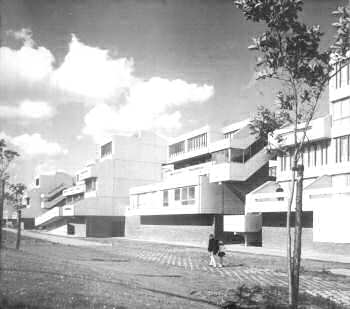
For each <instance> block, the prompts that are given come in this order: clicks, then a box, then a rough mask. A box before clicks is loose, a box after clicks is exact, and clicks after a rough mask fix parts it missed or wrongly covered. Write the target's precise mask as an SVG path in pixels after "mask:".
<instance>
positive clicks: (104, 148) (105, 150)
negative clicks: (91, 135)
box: [101, 142, 112, 158]
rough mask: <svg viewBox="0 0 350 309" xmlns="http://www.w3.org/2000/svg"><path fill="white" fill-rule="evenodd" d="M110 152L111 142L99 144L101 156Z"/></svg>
mask: <svg viewBox="0 0 350 309" xmlns="http://www.w3.org/2000/svg"><path fill="white" fill-rule="evenodd" d="M110 154H112V142H109V143H107V144H105V145H102V146H101V158H103V157H105V156H108V155H110Z"/></svg>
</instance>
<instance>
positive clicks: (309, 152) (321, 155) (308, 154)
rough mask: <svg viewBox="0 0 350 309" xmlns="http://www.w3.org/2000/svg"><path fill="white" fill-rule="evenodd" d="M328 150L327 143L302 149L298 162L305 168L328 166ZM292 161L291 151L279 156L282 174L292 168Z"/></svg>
mask: <svg viewBox="0 0 350 309" xmlns="http://www.w3.org/2000/svg"><path fill="white" fill-rule="evenodd" d="M328 148H329V143H328V142H323V143H319V144H311V145H308V146H306V147H304V149H303V151H302V153H301V158H300V160H299V162H301V163H302V164H303V165H304V166H305V167H315V166H321V165H326V164H328ZM292 160H293V150H290V151H289V152H288V153H286V154H284V155H283V156H281V158H280V164H281V165H280V167H281V171H282V172H283V171H286V170H288V169H291V168H292V165H293V162H292Z"/></svg>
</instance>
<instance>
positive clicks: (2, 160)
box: [0, 139, 19, 249]
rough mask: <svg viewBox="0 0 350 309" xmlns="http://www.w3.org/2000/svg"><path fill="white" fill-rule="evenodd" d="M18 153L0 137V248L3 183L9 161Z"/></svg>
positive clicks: (6, 176) (6, 177)
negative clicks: (9, 147) (8, 146)
mask: <svg viewBox="0 0 350 309" xmlns="http://www.w3.org/2000/svg"><path fill="white" fill-rule="evenodd" d="M17 156H19V154H18V153H17V152H16V151H13V150H11V149H8V148H7V145H6V142H5V140H4V139H0V249H1V246H2V221H3V211H4V199H5V183H6V180H7V179H8V176H9V175H8V173H7V172H8V168H9V166H10V164H11V162H12V161H13V160H14V159H15V158H16V157H17Z"/></svg>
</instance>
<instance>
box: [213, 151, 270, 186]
mask: <svg viewBox="0 0 350 309" xmlns="http://www.w3.org/2000/svg"><path fill="white" fill-rule="evenodd" d="M269 159H270V155H269V154H268V153H267V152H266V150H265V149H261V150H260V151H259V152H258V153H256V154H255V155H254V156H252V157H251V158H249V160H247V161H245V162H243V163H240V162H225V163H219V164H213V165H212V167H211V169H210V174H209V181H210V182H221V181H230V180H231V181H245V180H247V179H248V178H249V177H250V176H252V175H253V174H254V173H255V172H256V171H258V170H259V169H260V168H261V167H263V166H264V165H265V164H266V163H267V162H268V161H269Z"/></svg>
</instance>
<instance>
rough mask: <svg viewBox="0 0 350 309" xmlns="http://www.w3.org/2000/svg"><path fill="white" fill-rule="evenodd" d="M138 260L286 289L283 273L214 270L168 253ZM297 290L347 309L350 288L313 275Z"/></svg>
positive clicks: (231, 268)
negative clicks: (344, 306) (320, 297)
mask: <svg viewBox="0 0 350 309" xmlns="http://www.w3.org/2000/svg"><path fill="white" fill-rule="evenodd" d="M136 257H137V258H138V259H141V260H144V261H147V262H151V263H157V264H162V265H167V266H175V267H182V268H185V269H187V270H189V271H200V272H207V273H211V274H213V275H217V276H221V277H223V278H229V279H233V280H234V281H235V282H238V283H239V284H244V285H251V286H255V285H261V286H283V287H287V286H288V280H287V279H288V278H287V274H286V273H282V272H278V271H273V270H269V269H261V268H252V267H240V266H234V265H232V266H230V265H228V266H227V267H223V268H213V267H210V266H208V265H207V264H206V263H207V260H205V261H204V260H202V259H198V258H192V257H189V256H182V255H179V254H174V253H169V252H162V253H159V252H151V251H149V250H144V251H140V252H139V253H138V254H137V256H136ZM300 287H301V290H302V291H303V292H306V293H309V294H311V295H314V296H322V297H323V298H329V299H332V300H334V301H336V302H337V303H340V304H343V305H346V306H349V307H350V286H348V285H347V284H345V283H341V282H337V281H325V280H323V279H322V278H318V277H316V276H301V278H300Z"/></svg>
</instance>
